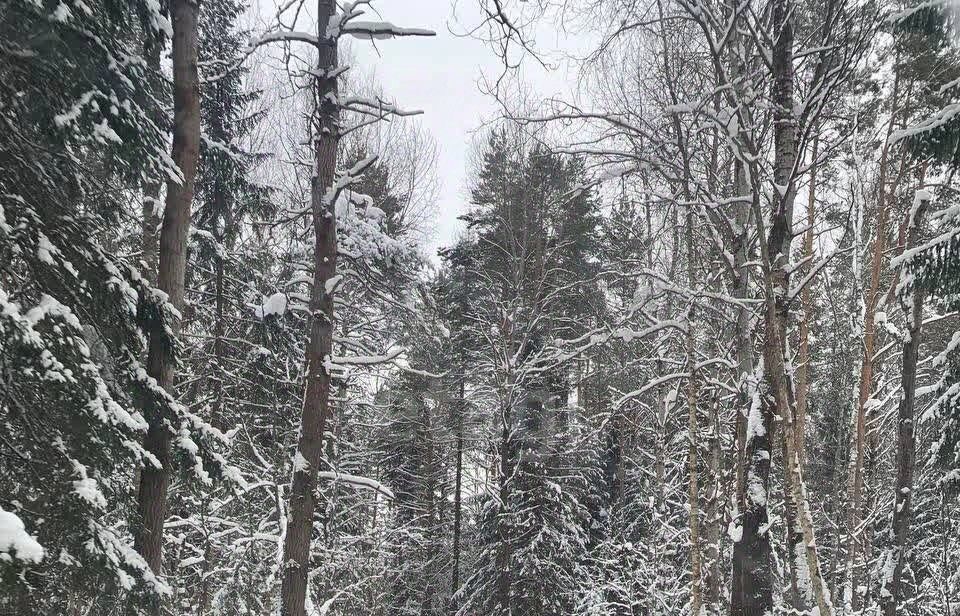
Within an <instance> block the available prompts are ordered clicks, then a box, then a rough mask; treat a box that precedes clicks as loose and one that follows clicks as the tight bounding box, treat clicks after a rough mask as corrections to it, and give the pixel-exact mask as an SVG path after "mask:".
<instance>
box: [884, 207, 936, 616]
mask: <svg viewBox="0 0 960 616" xmlns="http://www.w3.org/2000/svg"><path fill="white" fill-rule="evenodd" d="M925 207H926V202H925V201H921V200H920V199H918V200H917V202H916V203H915V207H914V209H913V210H912V211H911V213H910V220H909V221H908V223H907V229H908V231H907V247H913V246H916V245H917V244H918V241H919V239H920V221H921V220H922V216H923V209H924V208H925ZM904 267H906V266H904ZM906 277H907V273H906V272H904V274H902V275H901V277H900V278H901V280H905V279H906ZM903 308H904V312H905V313H906V317H907V325H906V329H907V333H906V335H905V336H904V340H903V357H902V373H901V381H900V382H901V389H902V393H901V395H900V403H899V405H898V407H897V482H896V484H895V487H894V506H893V525H892V526H893V528H892V534H893V547H892V548H891V554H890V558H891V560H892V561H893V567H892V569H890V570H889V571H890V574H889V576H888V577H887V578H885V579H884V580H882V583H883V592H881V593H880V606H881V607H882V609H883V614H884V616H896V615H897V614H898V613H899V605H900V603H901V601H902V599H903V584H901V578H902V577H903V568H904V564H905V562H906V552H907V550H908V546H909V541H910V524H911V522H912V521H913V471H914V466H915V464H916V456H917V451H916V434H915V425H914V398H915V395H916V390H917V359H918V353H919V350H920V335H921V325H922V322H923V290H922V289H920V288H915V289H913V291H912V294H911V297H910V298H909V300H908V301H906V302H904V306H903Z"/></svg>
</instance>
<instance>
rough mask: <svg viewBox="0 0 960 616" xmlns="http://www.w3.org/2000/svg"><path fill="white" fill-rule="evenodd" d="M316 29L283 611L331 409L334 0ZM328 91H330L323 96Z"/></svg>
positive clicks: (299, 577)
mask: <svg viewBox="0 0 960 616" xmlns="http://www.w3.org/2000/svg"><path fill="white" fill-rule="evenodd" d="M317 11H318V13H317V32H318V33H319V36H320V37H321V41H322V43H321V45H320V46H319V50H318V52H319V53H318V55H319V57H318V64H317V68H318V70H317V75H318V76H317V77H316V80H317V81H316V88H317V92H316V99H315V100H316V101H317V109H316V111H315V115H314V118H313V121H314V126H313V134H314V158H315V161H314V162H315V166H314V176H313V178H312V185H311V192H310V199H311V207H312V210H313V230H314V266H313V268H314V271H313V286H312V288H311V291H310V315H311V318H310V338H309V341H308V342H307V349H306V356H307V375H306V388H305V390H304V394H303V406H302V409H301V416H300V438H299V441H298V443H297V452H298V453H299V454H300V456H302V457H303V459H304V460H305V461H306V464H305V465H304V464H300V465H298V466H296V468H295V469H294V473H293V485H292V486H291V488H290V504H289V512H290V513H289V521H288V524H287V534H286V537H285V538H284V543H283V562H284V565H285V567H284V572H283V583H282V585H281V590H280V601H281V613H282V614H283V616H304V614H305V611H306V609H305V601H306V596H307V579H308V573H309V569H310V544H311V539H312V536H313V514H314V510H315V508H316V502H315V498H316V494H315V491H316V487H317V472H318V471H319V467H320V461H321V458H322V455H323V435H324V431H325V430H326V427H327V423H328V422H329V420H330V418H331V417H332V409H331V405H330V385H331V375H330V374H329V372H328V371H327V368H326V365H325V363H326V359H327V358H328V357H330V356H331V354H332V352H333V291H332V289H327V281H329V280H331V279H332V278H333V277H334V276H335V275H336V270H337V226H336V225H337V222H336V203H335V202H334V200H333V199H332V198H331V195H330V194H329V192H328V191H329V190H330V188H331V187H332V186H333V183H334V179H335V174H336V164H337V146H338V142H339V130H340V128H339V109H338V107H337V104H336V102H335V100H334V98H335V95H336V92H337V76H336V72H335V69H336V68H337V42H336V40H335V39H326V38H325V33H326V31H327V25H328V23H329V21H330V18H331V16H333V14H334V13H335V11H336V4H335V2H334V0H319V1H318V3H317ZM331 95H333V96H331Z"/></svg>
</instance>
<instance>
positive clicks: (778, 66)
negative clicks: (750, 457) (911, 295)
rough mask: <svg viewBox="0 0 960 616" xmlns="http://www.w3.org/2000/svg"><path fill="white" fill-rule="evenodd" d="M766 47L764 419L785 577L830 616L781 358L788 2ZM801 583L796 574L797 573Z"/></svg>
mask: <svg viewBox="0 0 960 616" xmlns="http://www.w3.org/2000/svg"><path fill="white" fill-rule="evenodd" d="M772 23H773V28H774V35H775V37H776V38H775V39H774V44H773V50H772V51H773V53H772V71H773V88H772V99H773V100H772V102H773V108H774V111H773V113H774V127H773V131H774V137H773V138H774V177H773V180H774V186H775V189H776V191H775V192H776V193H778V194H779V198H776V197H775V198H774V211H773V212H772V213H771V216H770V225H771V226H770V232H769V235H768V236H767V242H766V243H761V253H762V263H763V271H764V287H765V289H764V291H765V293H764V294H765V304H766V305H765V308H766V310H765V319H764V323H765V339H764V373H765V377H766V381H767V384H768V386H769V387H770V390H771V394H772V402H773V408H770V409H769V410H768V411H767V412H766V413H765V415H769V416H771V417H772V416H773V415H774V414H776V415H778V416H779V417H780V419H781V421H782V422H783V429H782V430H781V432H782V436H783V450H784V467H785V472H784V494H785V495H786V496H787V499H786V500H787V507H786V515H787V520H786V524H787V527H788V529H790V531H791V534H792V536H791V540H792V541H793V542H794V543H793V544H792V545H788V546H787V547H788V549H789V550H790V553H789V558H790V560H791V563H792V565H791V574H792V575H793V576H794V577H793V584H794V587H796V588H797V590H798V595H799V597H798V598H799V599H800V600H801V601H812V602H813V604H814V605H815V607H816V609H818V610H819V613H820V615H821V616H832V615H833V603H832V601H831V598H830V590H829V589H828V588H827V587H826V584H825V582H824V579H823V575H822V573H821V569H820V559H819V554H818V552H817V545H816V538H815V533H814V529H813V518H812V515H811V513H810V508H809V506H808V503H807V495H806V485H805V482H804V479H803V467H802V466H801V464H800V457H799V452H798V450H797V444H798V442H799V439H798V437H797V426H796V400H795V398H794V391H793V383H792V379H791V375H790V374H789V372H788V371H787V369H786V362H785V353H786V350H787V347H786V335H787V323H788V321H789V306H788V304H789V297H788V294H789V289H790V263H789V261H790V244H791V240H792V238H793V235H792V233H793V205H794V200H795V197H796V185H795V183H794V174H795V172H796V163H797V156H798V154H797V147H798V145H797V119H796V115H795V112H794V97H793V88H794V67H793V6H792V3H791V0H777V1H776V2H775V3H774V6H773V13H772ZM804 568H805V570H806V571H805V573H806V575H804V576H803V577H802V578H801V577H800V574H799V572H800V571H802V570H804Z"/></svg>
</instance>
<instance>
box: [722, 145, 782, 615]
mask: <svg viewBox="0 0 960 616" xmlns="http://www.w3.org/2000/svg"><path fill="white" fill-rule="evenodd" d="M734 174H735V177H736V194H737V195H741V196H742V195H747V194H748V193H749V192H750V187H749V185H748V183H747V181H746V172H745V170H744V169H743V164H742V163H740V162H738V163H737V164H736V169H735V172H734ZM751 209H752V207H751V204H750V203H744V204H743V205H742V206H741V207H740V209H739V211H738V212H737V219H736V222H737V228H738V229H739V230H740V235H739V236H738V237H737V239H736V246H735V250H734V251H733V255H734V265H735V273H736V280H735V281H734V296H735V297H737V298H738V299H746V298H747V297H748V296H749V294H750V278H749V274H750V271H749V267H748V266H747V262H748V261H749V260H750V250H749V247H748V241H749V240H748V238H749V233H748V230H749V228H750V218H751V216H750V212H751ZM750 330H751V326H750V310H749V309H748V308H747V307H746V306H744V305H739V306H738V307H737V320H736V332H735V340H736V350H737V351H736V352H737V372H738V387H739V390H740V396H739V398H738V409H737V416H736V426H735V428H736V448H737V451H736V453H737V459H736V505H737V511H736V517H735V525H736V528H738V529H739V533H738V535H739V536H735V537H734V543H733V563H732V569H733V571H732V573H731V579H730V586H731V592H730V614H731V615H732V616H750V615H752V614H763V613H765V612H766V611H768V610H770V609H773V582H772V581H771V569H770V535H769V533H767V532H761V529H764V528H765V527H766V525H767V509H766V489H767V484H768V477H769V474H770V437H769V435H768V433H767V431H766V428H764V426H769V425H770V421H769V419H768V418H763V417H762V414H761V412H762V411H761V409H760V408H757V409H755V410H756V411H757V412H756V413H755V414H753V419H754V423H753V425H750V421H749V419H750V414H751V411H752V410H754V406H753V403H754V395H753V394H754V388H755V385H756V384H755V382H754V350H753V339H752V336H751V331H750ZM758 422H759V423H758ZM748 426H749V427H751V428H752V429H753V430H752V432H750V433H748V431H747V428H748ZM761 430H763V432H762V433H761ZM748 483H749V484H750V485H751V486H752V487H753V489H752V491H751V492H750V493H749V494H748V491H747V488H748ZM757 488H762V493H761V492H760V491H759V490H758V489H757ZM761 497H762V498H761Z"/></svg>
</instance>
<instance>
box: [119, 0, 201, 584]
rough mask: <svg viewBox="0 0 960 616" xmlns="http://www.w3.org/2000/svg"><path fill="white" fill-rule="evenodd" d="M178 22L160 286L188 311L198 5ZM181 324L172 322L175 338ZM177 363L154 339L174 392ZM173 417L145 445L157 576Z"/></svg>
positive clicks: (156, 425)
mask: <svg viewBox="0 0 960 616" xmlns="http://www.w3.org/2000/svg"><path fill="white" fill-rule="evenodd" d="M170 14H171V17H172V18H173V54H172V55H173V108H174V127H173V161H174V162H175V163H176V164H177V166H178V167H179V168H180V171H181V172H182V174H183V178H182V182H180V183H177V182H172V181H171V182H168V183H167V200H166V206H165V208H164V212H163V225H162V227H161V230H160V249H159V263H158V268H157V287H159V288H160V290H161V291H164V292H165V293H166V294H167V296H168V297H169V301H170V302H171V303H172V304H173V305H174V306H175V307H176V308H177V309H178V310H180V309H182V308H183V293H184V273H185V271H186V263H187V259H186V257H187V236H188V231H189V228H190V207H191V205H192V203H193V191H194V184H195V181H196V175H197V160H198V158H199V156H200V84H199V78H198V75H197V18H198V14H199V5H198V4H197V3H195V2H190V1H189V0H173V1H172V2H171V3H170ZM179 328H180V323H179V321H178V320H175V322H174V323H173V324H172V330H173V332H174V334H175V335H176V334H177V333H178V332H179ZM174 368H175V364H174V359H173V357H172V355H171V353H170V349H169V345H168V344H167V341H166V340H165V339H164V336H163V335H161V334H160V333H159V332H155V333H153V334H152V335H151V336H150V349H149V352H148V356H147V373H148V374H149V375H150V376H151V377H153V378H154V379H156V381H157V383H158V384H159V385H160V386H161V387H163V388H164V389H166V390H167V391H168V392H171V393H172V386H173V380H174ZM171 430H172V428H171V426H170V424H169V418H167V417H164V416H163V413H162V412H161V410H160V409H154V412H153V414H152V417H151V418H150V427H149V429H148V430H147V436H146V440H145V442H144V446H145V448H146V449H147V451H149V452H150V453H152V454H153V455H154V456H156V458H157V460H159V462H160V468H156V467H154V466H153V465H151V464H147V465H145V467H144V469H143V470H142V472H141V474H140V492H139V503H138V514H139V523H140V528H139V532H138V534H137V537H136V541H135V544H136V548H137V551H138V552H140V554H141V555H142V556H143V557H144V559H145V560H146V561H147V564H148V565H150V569H151V570H152V571H153V572H154V573H155V574H157V575H159V574H161V573H162V572H163V523H164V520H165V518H166V512H167V489H168V487H169V484H170V465H171V462H172V460H171V456H170V439H171V435H172V432H171Z"/></svg>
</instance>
